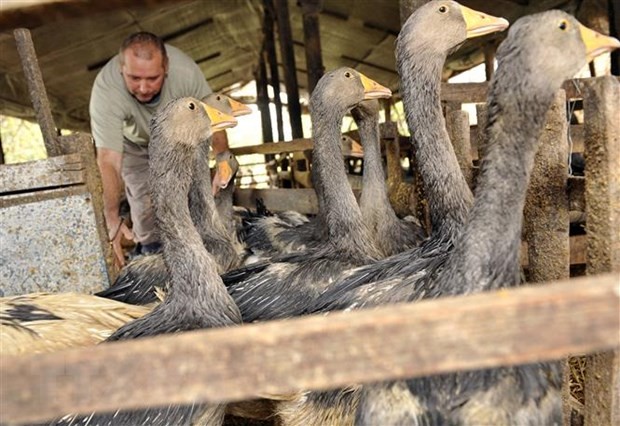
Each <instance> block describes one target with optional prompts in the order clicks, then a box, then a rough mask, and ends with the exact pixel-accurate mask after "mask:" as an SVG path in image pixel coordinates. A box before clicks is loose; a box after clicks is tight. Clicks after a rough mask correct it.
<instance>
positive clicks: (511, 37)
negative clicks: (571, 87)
mask: <svg viewBox="0 0 620 426" xmlns="http://www.w3.org/2000/svg"><path fill="white" fill-rule="evenodd" d="M618 47H620V41H618V40H617V39H615V38H613V37H607V36H604V35H602V34H599V33H597V32H596V31H593V30H591V29H589V28H587V27H585V26H583V25H581V24H580V23H579V21H577V19H575V18H574V17H573V16H571V15H569V14H568V13H566V12H563V11H561V10H550V11H546V12H541V13H537V14H534V15H528V16H524V17H522V18H520V19H519V20H517V21H516V22H515V23H514V24H513V25H512V26H511V27H510V29H509V31H508V37H507V38H506V40H505V41H504V42H503V43H502V44H501V45H500V46H499V48H498V51H497V58H498V63H499V64H498V70H500V68H501V69H503V71H502V72H504V73H511V72H513V73H514V72H515V71H514V70H517V69H519V70H536V71H535V72H532V83H531V84H533V85H536V87H549V88H550V89H551V90H554V91H557V90H558V89H559V87H560V85H561V84H562V82H563V81H564V80H566V79H569V78H572V77H573V76H574V75H575V74H576V73H577V72H578V71H579V70H580V69H581V68H583V67H584V66H585V65H586V63H587V62H588V61H590V60H592V59H593V58H594V57H595V56H598V55H600V54H602V53H605V52H609V51H611V50H614V49H616V48H618ZM502 63H504V64H505V65H504V66H501V65H502ZM505 80H506V81H510V78H506V79H505Z"/></svg>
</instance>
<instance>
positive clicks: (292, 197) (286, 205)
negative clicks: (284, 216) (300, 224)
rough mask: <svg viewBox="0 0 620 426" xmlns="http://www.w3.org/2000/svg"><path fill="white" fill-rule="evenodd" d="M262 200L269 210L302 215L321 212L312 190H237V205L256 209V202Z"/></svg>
mask: <svg viewBox="0 0 620 426" xmlns="http://www.w3.org/2000/svg"><path fill="white" fill-rule="evenodd" d="M259 198H260V199H262V200H263V202H264V203H265V207H267V209H269V210H271V211H274V212H277V211H287V210H294V211H296V212H299V213H301V214H317V213H318V212H319V207H318V201H317V198H316V193H315V192H314V189H312V188H303V189H288V188H287V189H280V188H275V189H253V188H248V189H235V205H237V206H242V207H246V208H255V207H256V200H257V199H259Z"/></svg>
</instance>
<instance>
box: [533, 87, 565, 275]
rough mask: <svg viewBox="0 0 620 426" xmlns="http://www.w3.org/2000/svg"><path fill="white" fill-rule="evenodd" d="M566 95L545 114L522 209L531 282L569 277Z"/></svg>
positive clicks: (556, 99) (557, 99) (560, 97)
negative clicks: (545, 119)
mask: <svg viewBox="0 0 620 426" xmlns="http://www.w3.org/2000/svg"><path fill="white" fill-rule="evenodd" d="M567 131H568V123H567V121H566V93H565V92H564V90H560V91H559V92H558V94H557V95H556V98H555V100H554V102H553V104H552V105H551V108H549V111H547V121H546V123H545V127H544V129H543V131H542V134H541V136H540V146H539V148H538V152H537V154H536V158H535V160H534V169H533V171H532V176H531V179H530V185H529V188H528V192H527V198H526V203H525V209H524V216H525V220H524V233H525V239H526V241H527V244H528V246H527V248H528V264H529V266H528V270H529V274H528V275H529V280H528V281H530V282H545V281H552V280H560V279H564V278H568V277H569V275H570V249H569V235H568V232H569V218H568V191H567V181H568V171H567V164H566V163H567V159H568V140H567Z"/></svg>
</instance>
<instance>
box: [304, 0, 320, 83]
mask: <svg viewBox="0 0 620 426" xmlns="http://www.w3.org/2000/svg"><path fill="white" fill-rule="evenodd" d="M300 3H301V11H302V14H303V19H304V44H305V45H306V69H307V71H308V93H312V91H313V90H314V88H315V86H316V84H317V83H318V81H319V79H320V78H321V77H322V76H323V72H324V71H325V68H324V67H323V58H322V56H321V31H320V27H319V13H320V12H321V9H323V0H301V2H300Z"/></svg>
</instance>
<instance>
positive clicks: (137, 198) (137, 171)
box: [122, 139, 159, 245]
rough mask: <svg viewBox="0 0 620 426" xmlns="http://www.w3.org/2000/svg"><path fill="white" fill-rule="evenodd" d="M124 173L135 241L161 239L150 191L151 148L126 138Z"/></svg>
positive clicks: (150, 241) (147, 241) (148, 242)
mask: <svg viewBox="0 0 620 426" xmlns="http://www.w3.org/2000/svg"><path fill="white" fill-rule="evenodd" d="M122 175H123V180H124V181H125V193H126V194H127V201H128V202H129V207H130V208H131V221H132V222H133V228H132V231H133V234H134V239H135V241H136V242H138V243H141V244H142V245H145V244H150V243H153V242H156V241H159V232H158V231H157V226H156V223H155V214H154V212H153V203H152V202H151V193H150V192H149V150H148V147H147V146H142V145H137V144H135V143H133V142H130V141H128V140H127V139H125V140H124V142H123V167H122Z"/></svg>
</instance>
